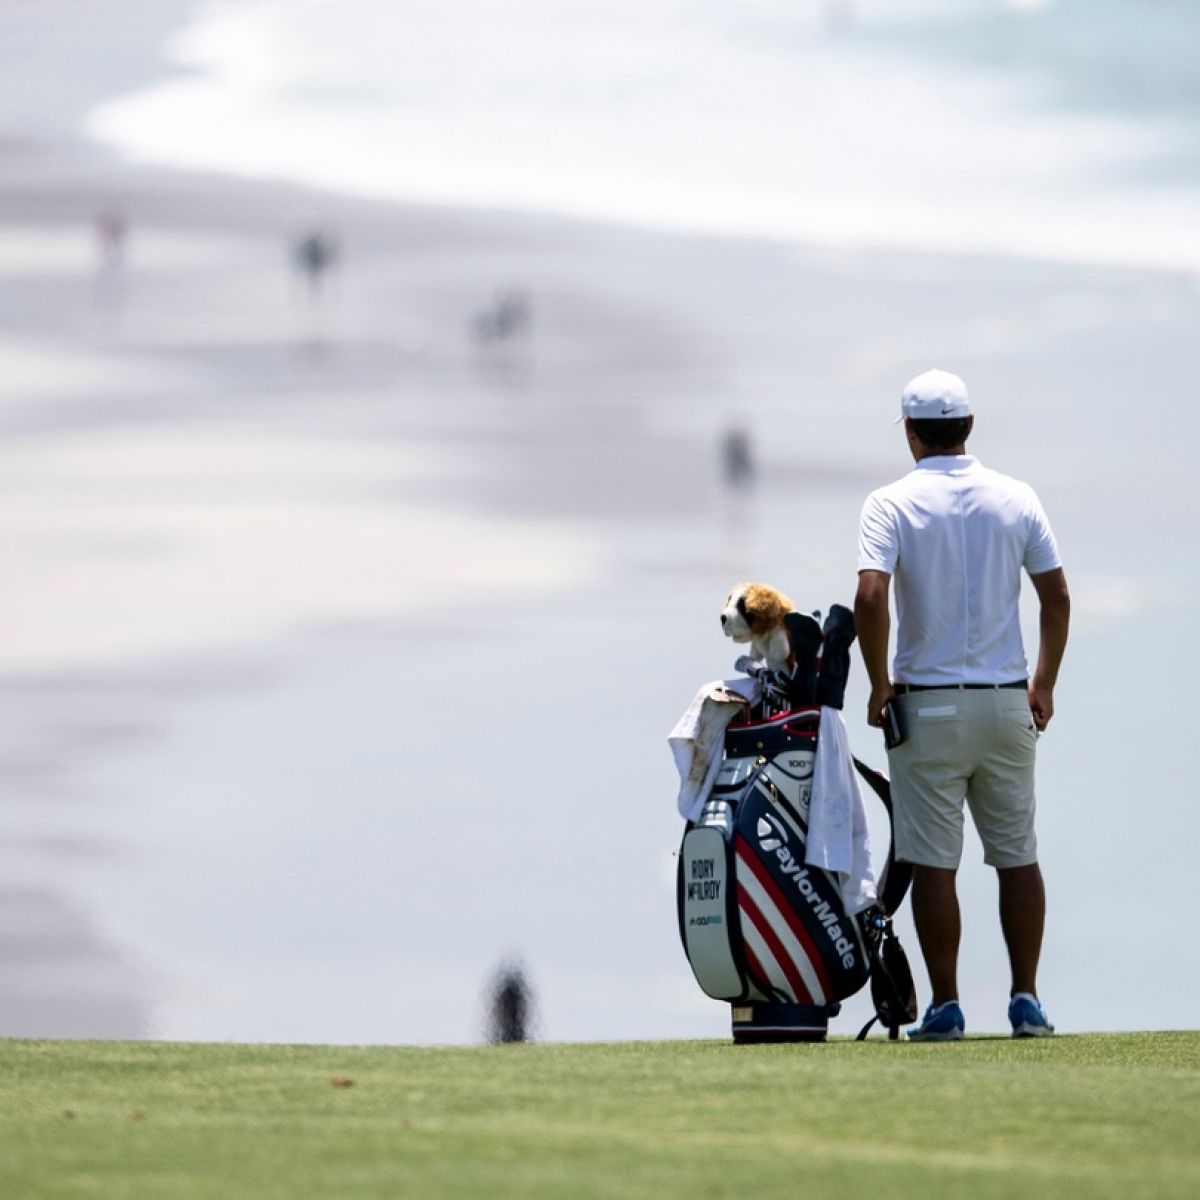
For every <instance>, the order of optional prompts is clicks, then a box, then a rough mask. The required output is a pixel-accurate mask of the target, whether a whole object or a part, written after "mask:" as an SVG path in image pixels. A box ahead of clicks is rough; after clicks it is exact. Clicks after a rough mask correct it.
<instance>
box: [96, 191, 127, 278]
mask: <svg viewBox="0 0 1200 1200" xmlns="http://www.w3.org/2000/svg"><path fill="white" fill-rule="evenodd" d="M94 228H95V234H96V250H97V253H98V255H99V260H100V271H101V274H102V275H106V276H111V275H115V274H116V273H117V272H118V271H120V270H121V268H122V267H123V266H124V264H125V240H126V237H127V236H128V234H129V221H128V220H127V218H126V216H125V214H124V213H123V212H121V210H120V209H118V208H116V207H111V206H110V207H108V208H103V209H101V210H100V211H99V212H98V213H97V214H96V219H95V222H94Z"/></svg>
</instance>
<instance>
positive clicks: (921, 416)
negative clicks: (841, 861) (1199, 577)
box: [854, 370, 1070, 1041]
mask: <svg viewBox="0 0 1200 1200" xmlns="http://www.w3.org/2000/svg"><path fill="white" fill-rule="evenodd" d="M900 409H901V413H900V418H898V420H903V422H904V432H905V437H906V439H907V442H908V448H909V450H910V452H911V453H912V456H913V460H914V462H915V463H916V466H915V469H914V470H912V471H911V472H910V473H909V474H907V475H905V476H904V477H903V478H901V479H899V480H897V481H896V482H895V483H892V484H889V485H888V486H886V487H883V488H879V489H878V490H877V491H874V492H872V493H871V495H870V496H868V497H867V500H866V503H865V504H864V505H863V510H862V518H861V522H860V525H859V549H858V571H859V584H858V594H857V598H856V601H855V608H854V612H855V618H856V621H857V624H858V633H859V644H860V646H861V647H862V654H863V660H864V662H865V663H866V668H867V673H868V675H869V676H870V682H871V698H870V701H869V702H868V710H867V720H868V722H869V723H870V724H871V725H874V726H877V727H878V726H883V725H884V724H885V722H886V721H887V719H888V717H889V715H890V714H889V711H888V710H891V711H892V712H894V713H895V715H896V717H897V718H898V722H899V726H900V735H901V737H902V739H903V740H902V741H901V742H900V744H898V745H896V746H894V747H893V748H892V749H890V750H889V752H888V762H889V766H890V768H891V775H892V795H893V800H894V804H895V824H896V834H895V836H896V857H897V859H898V860H901V861H905V862H910V863H912V864H913V899H912V904H913V919H914V921H915V923H916V927H917V936H918V938H919V940H920V943H921V951H922V954H923V955H924V958H925V965H926V967H927V968H928V971H929V981H930V985H931V988H932V991H933V996H932V1000H931V1002H930V1004H929V1008H928V1009H927V1011H926V1013H925V1016H924V1019H923V1020H922V1022H921V1024H920V1025H919V1026H918V1027H917V1028H915V1029H913V1030H910V1032H909V1037H910V1038H912V1039H913V1040H914V1041H950V1040H957V1039H959V1038H961V1037H962V1036H963V1032H964V1029H965V1022H964V1019H963V1014H962V1009H961V1008H960V1006H959V1002H958V976H957V972H958V948H959V941H960V936H961V920H960V914H959V906H958V896H957V891H956V874H957V871H958V866H959V863H960V861H961V858H962V838H963V803H964V801H965V802H966V803H967V805H969V807H970V809H971V817H972V820H973V821H974V824H975V828H976V829H977V831H978V833H979V837H980V840H981V841H982V843H983V847H984V861H985V862H986V863H987V864H988V865H989V866H992V867H994V868H995V869H996V872H997V875H998V877H999V884H1000V923H1001V929H1002V931H1003V934H1004V940H1005V943H1006V945H1007V947H1008V954H1009V961H1010V965H1011V968H1012V987H1011V992H1010V997H1011V999H1010V1003H1009V1008H1008V1016H1009V1021H1010V1024H1011V1026H1012V1032H1013V1036H1014V1037H1043V1036H1047V1035H1049V1034H1052V1033H1053V1032H1054V1027H1053V1026H1052V1025H1051V1024H1050V1023H1049V1021H1048V1020H1047V1019H1046V1014H1045V1012H1044V1010H1043V1008H1042V1005H1041V1002H1040V1001H1039V1000H1038V996H1037V968H1038V961H1039V959H1040V957H1041V947H1042V930H1043V925H1044V922H1045V890H1044V887H1043V883H1042V874H1041V869H1040V867H1039V866H1038V859H1037V840H1036V837H1035V833H1034V808H1035V800H1034V758H1035V748H1036V744H1037V739H1038V737H1039V735H1040V734H1041V732H1042V731H1043V730H1045V728H1046V726H1047V725H1048V724H1049V722H1050V719H1051V717H1052V716H1053V715H1054V687H1055V683H1056V681H1057V678H1058V672H1059V666H1060V664H1061V662H1062V657H1063V652H1064V650H1065V649H1066V644H1067V630H1068V626H1069V621H1070V593H1069V591H1068V588H1067V581H1066V576H1065V575H1064V573H1063V569H1062V561H1061V559H1060V557H1059V553H1058V546H1057V543H1056V542H1055V539H1054V534H1053V532H1052V531H1051V528H1050V524H1049V521H1048V520H1047V519H1046V514H1045V512H1044V511H1043V509H1042V505H1041V502H1040V501H1039V500H1038V497H1037V494H1036V493H1035V492H1034V490H1033V488H1031V487H1030V486H1029V485H1028V484H1026V483H1021V482H1020V481H1018V480H1015V479H1012V478H1010V477H1009V476H1007V475H1002V474H1000V473H999V472H998V471H993V470H990V469H989V468H987V467H985V466H983V464H982V463H980V461H979V460H978V459H977V458H975V457H974V456H973V455H970V454H968V453H967V452H966V441H967V438H968V437H969V436H970V434H971V431H972V428H973V426H974V420H975V418H974V416H973V413H972V409H971V404H970V401H969V399H968V396H967V389H966V386H965V385H964V384H963V381H962V380H961V379H960V378H959V377H958V376H957V375H952V374H950V373H949V372H947V371H936V370H935V371H927V372H925V373H924V374H922V375H918V376H917V377H916V378H915V379H914V380H912V381H911V382H910V383H909V384H908V386H907V387H906V388H905V389H904V391H903V393H902V396H901V402H900ZM1022 569H1024V570H1025V571H1026V572H1027V573H1028V575H1029V577H1030V579H1031V580H1032V582H1033V586H1034V590H1035V591H1036V592H1037V596H1038V600H1039V603H1040V606H1041V615H1040V646H1039V652H1038V659H1037V667H1036V669H1035V671H1034V673H1033V677H1032V679H1030V678H1029V669H1028V663H1027V661H1026V658H1025V649H1024V645H1023V643H1022V639H1021V627H1020V618H1019V612H1018V596H1019V594H1020V589H1021V571H1022ZM893 578H894V580H895V588H896V612H897V639H896V641H897V645H896V657H895V661H894V663H893V666H892V671H891V672H890V673H889V671H888V662H887V651H888V637H889V633H890V627H891V621H890V613H889V607H888V591H889V586H890V584H891V582H892V580H893Z"/></svg>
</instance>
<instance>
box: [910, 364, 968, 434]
mask: <svg viewBox="0 0 1200 1200" xmlns="http://www.w3.org/2000/svg"><path fill="white" fill-rule="evenodd" d="M970 415H971V402H970V400H968V399H967V385H966V384H965V383H963V381H962V380H961V379H959V377H958V376H957V375H952V374H951V373H950V372H949V371H926V372H925V373H924V374H923V375H918V376H917V377H916V379H913V380H911V381H910V382H909V383H908V385H907V386H906V387H905V389H904V391H903V392H901V393H900V415H899V416H898V417H897V418H896V424H899V423H900V422H901V421H903V420H904V418H905V417H911V418H912V419H913V420H914V421H943V420H944V421H950V420H953V419H954V418H955V417H969V416H970Z"/></svg>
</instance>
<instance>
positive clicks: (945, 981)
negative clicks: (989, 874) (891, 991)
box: [912, 866, 962, 1007]
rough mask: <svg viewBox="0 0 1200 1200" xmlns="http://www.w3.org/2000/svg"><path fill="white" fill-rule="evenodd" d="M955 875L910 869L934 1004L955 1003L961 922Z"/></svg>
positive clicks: (915, 918)
mask: <svg viewBox="0 0 1200 1200" xmlns="http://www.w3.org/2000/svg"><path fill="white" fill-rule="evenodd" d="M956 875H957V872H956V871H951V870H947V869H945V868H943V867H921V866H914V867H913V882H912V909H913V921H914V923H915V924H916V927H917V938H918V940H919V941H920V943H921V954H922V955H923V956H924V958H925V967H926V970H928V972H929V985H930V987H931V988H932V990H933V1004H934V1006H935V1007H936V1006H937V1005H939V1004H945V1003H946V1001H947V1000H957V999H958V943H959V939H960V938H961V936H962V922H961V919H960V917H959V911H958V891H957V889H956V888H955V876H956Z"/></svg>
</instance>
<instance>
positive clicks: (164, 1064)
mask: <svg viewBox="0 0 1200 1200" xmlns="http://www.w3.org/2000/svg"><path fill="white" fill-rule="evenodd" d="M1198 1144H1200V1034H1198V1033H1142V1034H1114V1035H1088V1036H1079V1037H1060V1038H1057V1039H1055V1040H1053V1041H1046V1042H1035V1041H1022V1042H1014V1041H1011V1040H1009V1039H999V1038H997V1039H988V1038H976V1039H970V1040H968V1041H966V1042H961V1043H957V1044H951V1045H919V1046H916V1045H889V1044H888V1043H887V1042H886V1041H884V1040H882V1039H872V1040H871V1041H869V1042H867V1043H865V1044H855V1043H853V1042H849V1041H836V1042H832V1043H830V1044H828V1045H824V1046H782V1047H741V1048H735V1047H733V1046H731V1045H726V1044H722V1043H718V1042H646V1043H624V1044H606V1045H603V1044H602V1045H580V1046H504V1047H478V1048H469V1049H407V1048H396V1049H391V1048H380V1047H373V1048H357V1047H356V1048H350V1049H347V1048H338V1047H328V1046H228V1045H174V1044H155V1043H127V1042H29V1041H0V1197H4V1200H35V1198H39V1197H51V1196H52V1197H68V1196H70V1197H75V1196H80V1197H84V1196H86V1197H114V1198H118V1197H119V1198H120V1200H143V1198H144V1200H172V1198H174V1197H180V1196H189V1197H206V1198H207V1197H247V1198H250V1197H253V1198H254V1200H267V1198H272V1197H287V1198H288V1200H293V1198H295V1197H307V1196H321V1197H326V1196H327V1197H337V1198H341V1197H368V1196H369V1197H376V1196H378V1197H388V1198H389V1200H394V1198H395V1197H414V1198H415V1197H442V1196H450V1197H472V1198H474V1197H490V1196H511V1197H522V1198H527V1197H539V1196H562V1197H570V1198H571V1200H583V1198H585V1197H593V1196H603V1197H621V1198H622V1200H624V1198H627V1197H654V1198H656V1200H658V1198H661V1197H673V1196H680V1197H684V1196H686V1197H689V1198H696V1200H708V1198H710V1197H723V1196H727V1197H739V1198H741V1197H789V1198H792V1197H795V1198H797V1200H805V1198H808V1197H822V1198H823V1197H836V1198H838V1200H841V1198H849V1197H860V1196H869V1197H879V1198H880V1200H904V1198H907V1197H912V1198H914V1200H915V1198H917V1197H920V1198H922V1200H927V1198H929V1197H940V1196H954V1197H970V1198H971V1200H983V1198H985V1197H991V1196H1006V1197H1009V1196H1019V1197H1022V1198H1023V1200H1036V1198H1040V1197H1053V1198H1058V1197H1072V1196H1079V1197H1088V1198H1089V1200H1097V1198H1100V1197H1122V1200H1128V1198H1129V1197H1135V1196H1153V1197H1174V1196H1178V1197H1187V1198H1188V1200H1193V1198H1194V1197H1196V1196H1200V1150H1198V1148H1197V1147H1198Z"/></svg>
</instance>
